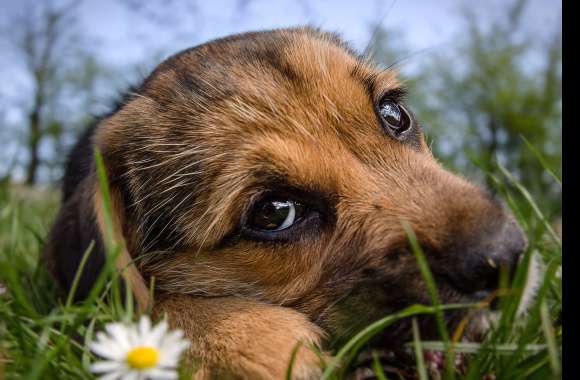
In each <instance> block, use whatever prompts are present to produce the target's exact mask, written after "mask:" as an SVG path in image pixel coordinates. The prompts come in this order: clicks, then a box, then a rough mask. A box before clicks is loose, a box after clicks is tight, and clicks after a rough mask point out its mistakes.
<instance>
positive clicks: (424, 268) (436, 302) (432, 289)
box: [402, 220, 455, 379]
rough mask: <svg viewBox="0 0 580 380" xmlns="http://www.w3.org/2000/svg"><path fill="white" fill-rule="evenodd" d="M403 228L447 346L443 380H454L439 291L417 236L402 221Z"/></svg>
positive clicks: (440, 332) (453, 365)
mask: <svg viewBox="0 0 580 380" xmlns="http://www.w3.org/2000/svg"><path fill="white" fill-rule="evenodd" d="M402 224H403V228H404V229H405V232H406V234H407V238H408V240H409V243H410V244H411V248H412V250H413V253H414V254H415V258H416V259H417V263H418V265H419V270H420V271H421V275H422V277H423V280H424V281H425V284H426V286H427V291H428V293H429V296H430V298H431V302H432V304H433V306H434V307H435V319H436V321H437V328H438V330H439V334H440V335H441V337H442V338H443V341H444V342H446V344H447V347H448V349H447V351H446V352H445V359H446V371H445V378H447V379H454V378H455V354H454V352H453V347H452V345H451V340H450V338H449V332H448V331H447V325H446V323H445V317H444V316H443V312H442V311H441V309H440V307H441V298H440V297H439V291H438V290H437V285H436V284H435V279H434V278H433V274H432V273H431V270H430V269H429V264H428V263H427V259H425V255H424V254H423V250H422V249H421V246H420V245H419V242H418V240H417V236H416V235H415V231H413V229H412V228H411V225H410V224H409V223H408V222H407V221H406V220H403V221H402Z"/></svg>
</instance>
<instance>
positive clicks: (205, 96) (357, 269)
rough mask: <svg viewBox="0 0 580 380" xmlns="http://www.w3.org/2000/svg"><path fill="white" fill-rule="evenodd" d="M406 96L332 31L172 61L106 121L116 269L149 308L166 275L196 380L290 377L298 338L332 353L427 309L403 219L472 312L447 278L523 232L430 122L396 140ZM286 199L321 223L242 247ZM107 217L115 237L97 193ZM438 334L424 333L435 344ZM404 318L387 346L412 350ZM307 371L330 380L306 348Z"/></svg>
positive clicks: (164, 301) (102, 130) (302, 32)
mask: <svg viewBox="0 0 580 380" xmlns="http://www.w3.org/2000/svg"><path fill="white" fill-rule="evenodd" d="M400 86H401V83H400V82H399V81H398V80H397V75H396V72H394V71H393V70H390V69H389V70H380V69H378V68H377V67H375V66H373V65H372V64H371V63H369V62H367V61H365V60H363V59H361V58H357V57H355V56H354V55H352V54H351V53H350V52H349V51H348V50H346V49H345V48H344V46H343V45H341V43H340V42H338V41H337V40H336V38H335V37H333V36H331V35H328V34H325V33H321V32H317V31H314V30H312V29H309V28H301V29H290V30H278V31H271V32H266V33H255V34H247V35H242V36H234V37H231V38H226V39H224V40H219V41H216V42H212V43H209V44H206V45H201V46H199V47H197V48H196V49H194V50H192V51H185V52H183V53H181V54H179V55H176V56H174V57H172V58H170V59H169V60H167V61H165V62H164V63H162V64H161V65H160V66H159V67H158V68H157V69H156V70H155V71H154V73H153V74H152V75H151V76H150V77H149V78H148V79H147V80H146V81H145V83H144V84H143V86H142V87H141V88H140V89H139V90H138V91H137V92H136V93H135V94H133V96H131V97H129V99H128V100H127V101H126V102H125V103H124V104H123V105H122V107H120V109H119V110H118V111H117V112H115V113H114V114H112V115H111V116H110V117H108V118H106V119H104V120H102V121H101V123H100V125H99V127H98V128H97V129H96V132H95V135H94V137H93V142H94V144H95V145H96V146H97V147H98V148H99V149H100V150H101V151H102V152H103V157H104V161H105V165H106V167H107V171H108V173H109V175H110V178H111V181H110V187H111V191H112V194H113V197H114V199H115V200H114V205H113V209H114V210H113V211H114V213H115V216H116V217H115V238H116V239H117V241H119V242H121V241H124V242H125V244H126V247H127V250H126V251H125V250H124V251H123V256H122V257H121V260H122V261H121V262H120V263H119V265H120V266H121V267H125V266H127V265H128V263H129V262H130V260H132V259H137V266H136V267H135V266H133V265H129V269H128V271H126V272H125V276H126V277H125V278H126V279H127V281H128V282H129V284H130V286H131V288H132V289H133V290H134V291H135V292H136V294H137V299H138V301H139V303H140V305H141V307H142V308H144V307H145V306H146V305H147V304H148V302H149V300H148V299H147V296H146V295H147V293H146V290H147V288H148V285H147V284H148V282H149V280H150V279H151V278H152V277H155V285H156V289H155V297H156V299H155V302H154V310H155V313H156V314H157V315H161V314H165V313H166V314H167V315H168V317H169V321H170V323H171V324H172V325H173V326H175V327H180V328H182V329H183V330H184V331H185V334H186V336H187V337H188V338H189V339H190V340H191V343H192V346H191V350H190V351H189V358H190V359H191V360H192V361H193V360H194V359H197V360H199V361H200V365H201V371H200V372H199V373H198V374H197V378H203V379H209V378H227V377H232V378H263V379H268V378H283V377H284V374H285V371H286V368H287V365H288V360H289V358H290V353H291V352H292V350H293V348H294V347H295V346H296V344H297V342H304V343H305V344H306V345H308V344H312V345H314V346H316V347H318V348H319V349H322V350H330V349H332V348H333V346H332V345H333V344H337V342H338V343H339V342H341V341H344V339H348V337H350V336H352V334H353V333H354V332H356V331H357V329H360V328H362V327H364V326H366V325H368V324H369V323H371V322H373V321H375V320H377V319H378V318H381V317H383V316H384V315H386V314H388V313H392V312H394V311H397V310H399V309H400V308H402V307H404V306H407V305H409V304H412V303H430V299H429V296H428V294H427V292H426V289H425V285H424V283H423V281H422V278H421V275H420V272H419V270H418V267H417V264H416V260H415V257H414V256H413V254H412V253H411V252H410V250H409V247H408V240H407V235H406V233H405V231H404V229H403V225H402V222H407V223H409V225H410V226H411V227H412V228H413V230H414V232H415V233H416V235H417V237H418V239H419V241H420V242H421V245H422V246H423V247H424V248H425V252H426V256H427V258H428V260H429V262H430V264H431V265H432V270H433V271H434V273H435V275H436V276H437V279H438V281H440V282H439V283H438V284H439V285H440V286H441V289H440V293H441V297H442V299H443V301H444V302H468V301H470V300H471V298H469V297H467V296H465V295H463V294H459V293H458V292H457V291H456V290H454V288H453V287H451V286H449V285H448V284H446V283H445V277H444V276H443V275H444V274H445V273H447V272H448V271H453V270H456V269H454V268H460V266H461V264H462V263H463V261H464V260H466V259H465V258H464V251H463V250H462V249H463V248H464V247H468V246H470V245H472V244H481V241H480V240H481V239H484V238H481V237H480V236H483V235H482V233H483V232H485V233H489V234H490V236H491V235H492V232H494V231H495V230H497V229H501V228H507V227H505V226H508V225H510V223H513V222H512V221H511V219H510V218H509V216H508V214H507V213H506V212H504V210H503V209H502V208H501V206H500V205H499V204H498V203H497V202H495V201H493V200H492V199H491V198H490V197H489V196H488V195H486V194H485V193H484V192H482V191H481V190H480V189H479V188H478V187H476V186H474V185H473V184H471V183H469V182H468V181H467V180H465V179H463V178H461V177H459V176H457V175H454V174H452V173H450V172H448V171H446V170H445V169H444V168H442V167H441V166H440V165H439V164H438V162H437V161H436V160H435V159H434V157H433V156H432V154H431V152H430V151H429V149H428V147H427V145H426V143H425V141H424V138H423V134H422V131H421V128H420V127H419V126H417V125H414V127H413V129H412V131H411V132H412V133H410V134H409V135H408V136H409V137H408V138H407V140H402V139H398V138H395V137H393V136H392V135H389V134H388V133H387V131H386V130H385V128H384V126H383V125H382V124H381V121H380V120H379V119H378V116H377V112H376V104H377V103H378V102H379V101H380V100H381V98H382V97H383V96H384V94H385V93H386V92H387V91H389V90H391V91H398V90H399V87H400ZM88 181H93V183H94V184H96V178H95V177H94V176H93V177H92V178H89V179H88ZM277 186H281V187H283V188H284V189H287V188H290V189H292V190H291V191H298V190H299V191H301V192H303V193H306V194H308V196H310V197H313V198H316V201H317V202H320V203H321V204H322V205H320V210H318V211H319V214H320V215H319V216H318V219H316V220H315V221H314V222H312V223H315V224H313V225H311V227H310V228H309V229H308V230H304V231H301V232H300V234H299V235H297V236H296V237H294V238H293V239H290V240H289V241H283V242H275V243H272V242H264V241H256V240H252V239H251V238H247V237H245V236H244V235H243V232H242V228H243V226H244V220H245V218H247V216H248V213H249V212H250V208H251V205H252V204H253V203H254V202H255V201H256V200H258V199H259V198H260V197H261V196H262V195H263V194H264V192H265V191H268V190H271V189H272V188H274V190H279V189H277V188H276V187H277ZM296 189H298V190H296ZM124 202H128V203H127V204H125V203H124ZM94 207H95V210H97V215H99V217H98V220H99V226H100V230H101V234H103V232H104V229H103V218H102V214H101V210H102V207H101V205H100V198H99V195H98V193H97V196H96V198H95V205H94ZM482 231H483V232H482ZM494 236H495V235H494ZM123 239H124V240H123ZM478 239H479V240H478ZM484 243H485V241H484ZM490 244H491V243H490ZM490 247H491V245H490ZM129 253H130V256H131V258H129ZM137 269H138V270H137ZM458 317H461V315H459V316H456V315H451V316H449V319H450V321H453V320H457V318H458ZM431 322H432V321H428V320H422V327H423V328H424V330H425V333H423V331H422V336H424V337H432V338H433V339H434V338H436V336H433V335H429V334H430V333H432V332H433V331H436V329H435V328H434V327H433V325H432V324H431V325H430V323H431ZM405 323H407V322H401V323H400V324H399V325H397V326H394V327H392V328H391V329H390V330H388V331H386V332H385V333H384V335H382V336H381V337H379V338H378V339H379V341H380V343H379V344H381V345H384V346H389V347H391V348H392V346H395V348H396V347H400V345H401V344H402V342H404V341H405V339H408V337H409V331H410V329H409V325H408V324H407V325H405ZM429 326H431V327H429ZM294 373H295V376H296V378H300V379H310V378H316V377H317V376H318V375H319V374H320V369H319V363H318V360H317V358H316V356H315V355H314V354H312V353H311V352H310V351H308V350H307V349H305V348H301V349H300V351H299V355H298V357H297V364H296V367H295V370H294Z"/></svg>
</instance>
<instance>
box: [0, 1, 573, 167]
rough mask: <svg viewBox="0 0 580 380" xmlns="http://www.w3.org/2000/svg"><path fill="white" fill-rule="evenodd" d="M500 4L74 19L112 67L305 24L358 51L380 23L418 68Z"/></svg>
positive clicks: (7, 61) (200, 8)
mask: <svg viewBox="0 0 580 380" xmlns="http://www.w3.org/2000/svg"><path fill="white" fill-rule="evenodd" d="M40 1H45V0H29V1H28V2H27V1H26V0H22V1H13V0H0V21H1V20H2V18H4V20H6V18H8V19H9V18H10V17H11V15H13V14H16V12H18V11H19V10H20V11H21V10H22V9H23V7H27V6H35V5H37V4H38V3H39V2H40ZM49 1H50V0H49ZM53 1H57V2H62V1H65V2H66V1H69V0H53ZM505 4H506V1H505V0H485V1H484V0H479V1H476V0H351V1H347V0H317V1H313V0H294V1H292V0H270V1H268V0H245V1H244V0H207V1H202V0H197V1H195V0H189V1H188V0H149V1H142V0H84V1H83V0H80V5H79V6H78V7H77V8H76V14H75V16H76V21H77V22H78V25H79V28H80V30H81V31H82V33H83V35H87V36H88V37H89V39H90V41H91V42H90V43H91V45H92V46H91V47H90V48H91V50H93V51H95V52H96V55H97V56H98V57H99V59H100V60H101V61H102V62H103V63H104V64H106V65H111V66H112V67H116V68H124V67H135V66H138V65H140V64H142V63H147V65H145V67H146V69H150V68H152V66H154V64H156V63H158V62H160V61H161V60H162V59H163V58H165V57H167V56H169V55H171V54H173V53H176V52H178V51H180V50H182V49H185V48H188V47H191V46H195V45H197V44H199V43H202V42H205V41H208V40H210V39H214V38H217V37H221V36H225V35H229V34H232V33H239V32H245V31H252V30H261V29H271V28H277V27H288V26H297V25H305V24H310V25H314V26H318V27H320V28H322V29H324V30H329V31H334V32H339V33H340V34H341V35H342V36H343V38H345V39H346V40H347V41H349V42H350V43H351V44H352V46H353V47H354V48H355V49H357V50H359V51H361V50H363V49H364V47H365V46H366V44H367V43H368V41H369V39H370V37H371V35H372V27H371V25H373V24H376V23H377V22H379V21H380V22H381V24H382V25H383V26H384V27H386V28H389V29H391V30H394V31H396V32H397V33H399V34H400V36H401V37H402V39H403V41H404V42H405V45H406V47H407V48H408V50H410V51H411V52H419V53H418V54H417V55H416V56H413V59H412V61H413V62H414V63H418V62H420V61H421V59H423V58H425V57H428V55H429V54H431V53H434V52H437V51H441V50H444V49H448V48H452V47H453V46H454V44H456V43H457V36H458V33H459V31H461V30H462V29H461V28H462V22H463V18H462V17H461V14H460V12H459V11H460V9H461V8H462V7H469V8H470V9H472V10H474V11H475V12H477V13H478V14H481V15H482V16H484V17H482V19H483V20H487V22H489V25H491V24H492V23H493V22H494V20H497V19H498V17H502V16H504V13H505ZM24 9H26V8H24ZM561 13H562V5H561V2H560V1H556V0H530V1H529V4H528V8H527V11H526V13H525V16H524V19H523V22H524V24H525V27H526V28H528V29H529V30H531V31H533V33H535V34H536V35H537V38H538V39H540V40H541V39H542V38H544V37H545V38H548V37H549V36H550V35H551V33H548V32H547V31H550V32H551V31H553V30H554V28H555V27H557V26H558V25H560V23H561V21H560V20H561ZM4 37H8V38H9V37H10V36H9V34H8V35H5V36H4ZM3 46H4V45H2V36H0V59H1V62H2V64H1V65H0V83H2V86H0V102H2V103H4V104H0V106H1V107H0V110H2V111H3V112H4V117H5V118H6V119H7V120H8V121H9V122H10V123H12V124H14V123H18V120H19V118H21V117H22V112H21V110H22V107H20V104H19V103H18V98H19V97H20V96H21V95H22V94H23V93H26V91H28V90H29V89H30V81H28V79H27V77H26V75H25V73H24V72H23V70H22V65H21V61H19V60H18V58H17V57H16V56H14V55H11V54H9V51H8V50H7V49H4V48H3ZM420 52H424V53H420ZM119 72H120V73H121V74H120V75H126V76H127V77H120V78H118V81H119V83H121V84H126V85H128V84H130V83H131V82H132V81H134V78H130V75H129V73H128V71H123V70H119ZM15 99H16V101H15ZM0 128H1V126H0ZM0 132H1V131H0ZM1 140H2V139H0V144H4V145H5V147H6V149H3V150H5V151H6V150H8V151H12V150H15V149H16V144H14V142H11V141H8V142H4V143H3V142H2V141H1ZM0 161H1V160H0ZM1 166H2V162H0V169H1ZM0 174H1V170H0Z"/></svg>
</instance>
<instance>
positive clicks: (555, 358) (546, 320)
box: [540, 301, 561, 378]
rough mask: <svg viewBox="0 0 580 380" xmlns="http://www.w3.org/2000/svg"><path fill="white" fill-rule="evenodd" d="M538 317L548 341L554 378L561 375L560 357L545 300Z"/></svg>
mask: <svg viewBox="0 0 580 380" xmlns="http://www.w3.org/2000/svg"><path fill="white" fill-rule="evenodd" d="M540 317H541V319H542V329H543V331H544V336H545V337H546V342H547V343H548V353H549V357H550V366H551V367H552V371H553V373H554V375H555V376H556V378H559V377H560V376H561V368H560V359H559V356H560V355H559V354H558V348H557V346H556V338H555V336H554V328H553V327H552V323H551V322H550V316H549V313H548V306H547V305H546V302H545V301H543V302H542V304H541V306H540Z"/></svg>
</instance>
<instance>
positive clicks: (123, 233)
mask: <svg viewBox="0 0 580 380" xmlns="http://www.w3.org/2000/svg"><path fill="white" fill-rule="evenodd" d="M105 128H106V127H105ZM99 137H102V136H99V134H97V135H96V136H95V146H96V149H97V150H98V151H99V153H101V154H102V158H103V161H102V163H103V166H104V169H105V172H106V173H105V174H106V181H107V183H106V185H107V186H108V189H109V201H110V202H109V204H110V220H107V214H106V210H105V204H106V203H105V195H104V194H103V191H102V186H101V183H100V181H99V176H98V170H99V169H98V168H97V170H96V172H95V179H96V181H95V190H94V197H93V199H94V205H93V207H94V210H95V214H96V219H97V226H98V229H99V231H100V234H101V236H102V238H103V241H104V242H106V241H107V239H110V240H112V242H113V244H115V245H116V246H117V247H119V248H120V253H119V255H118V257H117V260H116V263H115V266H116V268H117V270H119V271H121V274H122V276H123V279H124V280H125V284H126V285H127V286H129V288H130V289H131V291H132V293H133V295H134V297H135V299H136V301H137V304H138V307H139V309H140V310H141V311H145V310H148V309H149V307H150V305H151V304H150V302H151V300H150V297H149V290H148V287H147V285H146V283H145V280H144V278H143V276H142V275H141V273H140V272H139V270H138V269H137V266H136V265H135V263H134V260H133V259H134V258H135V257H134V256H135V255H136V254H137V252H136V247H137V232H136V231H135V228H133V227H132V226H131V221H130V218H129V217H128V212H127V206H128V205H127V196H126V191H127V189H126V186H125V184H124V182H123V180H122V178H123V177H122V175H121V174H122V171H121V168H120V167H119V165H120V160H119V159H115V158H114V157H113V156H112V155H111V151H110V150H108V149H107V148H105V149H104V150H103V151H101V150H100V147H102V146H103V144H100V143H99V142H101V143H102V141H99ZM96 155H97V153H95V156H96Z"/></svg>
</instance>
